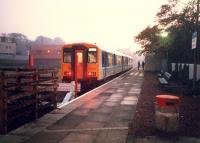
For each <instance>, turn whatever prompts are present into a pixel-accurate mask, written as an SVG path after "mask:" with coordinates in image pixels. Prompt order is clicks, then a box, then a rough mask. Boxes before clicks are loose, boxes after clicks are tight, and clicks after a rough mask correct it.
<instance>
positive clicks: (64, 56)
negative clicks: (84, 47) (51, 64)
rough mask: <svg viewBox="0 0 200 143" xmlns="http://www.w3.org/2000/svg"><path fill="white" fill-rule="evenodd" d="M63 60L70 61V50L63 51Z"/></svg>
mask: <svg viewBox="0 0 200 143" xmlns="http://www.w3.org/2000/svg"><path fill="white" fill-rule="evenodd" d="M63 62H64V63H71V62H72V54H71V53H70V52H64V55H63Z"/></svg>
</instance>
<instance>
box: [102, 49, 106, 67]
mask: <svg viewBox="0 0 200 143" xmlns="http://www.w3.org/2000/svg"><path fill="white" fill-rule="evenodd" d="M106 61H107V53H106V52H102V66H103V67H106V66H107V62H106Z"/></svg>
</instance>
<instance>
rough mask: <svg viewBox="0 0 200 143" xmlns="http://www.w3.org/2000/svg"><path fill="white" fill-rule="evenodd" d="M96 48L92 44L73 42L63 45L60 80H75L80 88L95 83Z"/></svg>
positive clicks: (96, 70)
mask: <svg viewBox="0 0 200 143" xmlns="http://www.w3.org/2000/svg"><path fill="white" fill-rule="evenodd" d="M98 50H99V49H98V48H97V47H96V46H95V45H92V44H73V45H66V46H64V47H63V58H62V61H63V62H62V71H61V72H62V80H63V81H64V82H71V81H74V80H77V81H78V82H80V83H81V86H82V88H85V87H84V86H85V85H90V84H91V83H96V81H97V77H98V75H99V71H98V67H99V63H98V58H97V57H98V54H99V52H98Z"/></svg>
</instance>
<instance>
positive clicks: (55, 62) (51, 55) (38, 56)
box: [30, 45, 63, 68]
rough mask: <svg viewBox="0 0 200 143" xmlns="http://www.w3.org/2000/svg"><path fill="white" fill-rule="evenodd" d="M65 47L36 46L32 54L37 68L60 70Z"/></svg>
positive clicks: (32, 49) (32, 48) (33, 47)
mask: <svg viewBox="0 0 200 143" xmlns="http://www.w3.org/2000/svg"><path fill="white" fill-rule="evenodd" d="M62 46H63V45H34V46H32V47H31V51H30V54H31V55H32V56H33V59H34V67H35V68H59V67H60V59H61V49H62Z"/></svg>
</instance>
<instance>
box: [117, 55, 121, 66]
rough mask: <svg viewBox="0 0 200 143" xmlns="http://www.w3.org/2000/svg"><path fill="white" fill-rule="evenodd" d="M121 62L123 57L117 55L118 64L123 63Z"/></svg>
mask: <svg viewBox="0 0 200 143" xmlns="http://www.w3.org/2000/svg"><path fill="white" fill-rule="evenodd" d="M121 64H122V57H121V56H117V65H121Z"/></svg>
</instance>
